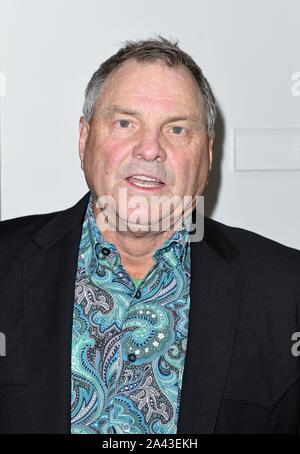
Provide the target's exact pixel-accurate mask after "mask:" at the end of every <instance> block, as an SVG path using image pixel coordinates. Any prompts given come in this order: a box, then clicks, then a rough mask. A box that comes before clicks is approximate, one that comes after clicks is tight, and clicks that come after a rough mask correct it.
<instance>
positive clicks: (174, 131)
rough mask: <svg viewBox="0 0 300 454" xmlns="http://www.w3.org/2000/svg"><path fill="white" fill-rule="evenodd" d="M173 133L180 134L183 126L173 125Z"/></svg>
mask: <svg viewBox="0 0 300 454" xmlns="http://www.w3.org/2000/svg"><path fill="white" fill-rule="evenodd" d="M171 129H172V132H173V134H177V135H181V134H182V133H183V132H185V128H183V127H182V126H173V127H172V128H171Z"/></svg>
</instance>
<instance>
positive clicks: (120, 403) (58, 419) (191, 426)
mask: <svg viewBox="0 0 300 454" xmlns="http://www.w3.org/2000/svg"><path fill="white" fill-rule="evenodd" d="M83 113H84V116H83V117H81V119H80V145H79V149H80V159H81V166H82V169H83V171H84V175H85V178H86V181H87V185H88V187H89V192H88V193H87V194H86V195H85V196H84V197H83V198H82V199H81V200H80V201H79V202H78V203H77V204H76V205H75V206H73V207H71V208H69V209H67V210H64V211H61V212H56V213H50V214H44V215H34V216H26V217H22V218H17V219H12V220H8V221H3V222H1V223H0V233H1V243H0V245H1V261H0V265H1V270H2V273H1V275H2V280H1V286H0V331H1V332H3V333H4V334H5V338H6V343H7V345H6V356H5V357H1V358H0V432H2V433H6V432H17V433H18V432H25V433H70V432H71V433H87V434H88V433H91V434H125V433H128V434H173V433H194V434H195V433H247V432H251V433H281V432H284V433H285V432H291V433H293V432H295V433H296V432H298V430H299V423H300V367H299V360H298V355H297V348H293V347H295V345H294V346H293V339H294V340H295V339H297V331H299V317H298V307H299V303H300V289H299V273H300V252H299V251H296V250H294V249H291V248H288V247H286V246H283V245H281V244H279V243H276V242H274V241H271V240H269V239H266V238H264V237H262V236H260V235H257V234H255V233H252V232H249V231H247V230H243V229H238V228H234V227H229V226H226V225H224V224H221V223H219V222H216V221H213V220H211V219H209V218H206V217H205V218H204V238H203V240H202V241H198V242H197V241H191V233H190V230H189V227H190V226H191V223H190V221H191V220H192V217H193V216H194V215H195V201H196V199H197V197H198V196H202V195H203V194H204V191H205V187H206V184H207V180H208V176H209V172H210V169H211V166H212V160H213V159H212V158H213V153H212V145H213V138H214V123H215V116H216V107H215V100H214V96H213V94H212V91H211V89H210V86H209V84H208V82H207V80H206V79H205V77H204V75H203V74H202V71H201V70H200V68H199V67H198V66H197V64H196V63H195V62H194V61H193V59H192V58H191V57H190V56H189V55H187V54H186V53H184V52H183V51H182V50H181V49H180V48H179V47H178V44H177V43H176V42H170V41H167V40H166V39H163V38H157V39H150V40H145V41H137V42H127V43H126V44H125V45H124V46H123V47H122V48H121V49H120V50H119V51H118V52H117V53H116V54H115V55H113V56H112V57H110V58H109V59H108V60H107V61H105V62H104V63H103V64H102V65H101V66H100V68H99V69H98V70H97V71H96V72H95V74H94V75H93V77H92V79H91V81H90V82H89V84H88V87H87V90H86V98H85V104H84V109H83ZM121 193H122V194H126V199H120V194H121ZM186 196H188V197H190V200H191V203H190V205H189V209H188V210H182V209H181V208H182V207H180V209H179V211H178V210H177V212H176V208H178V204H179V202H178V201H180V200H183V199H184V198H185V197H186ZM155 197H156V198H157V197H158V198H159V199H160V198H162V199H163V198H164V200H165V201H167V202H168V201H170V200H171V201H174V200H176V203H174V204H173V205H172V204H168V203H167V206H168V207H169V208H170V207H171V208H170V210H169V212H167V210H166V209H165V208H166V206H162V207H160V209H159V210H158V211H157V210H156V211H155V210H153V209H152V208H153V206H152V204H151V202H152V200H153V199H155ZM176 197H177V198H176ZM103 200H113V201H114V202H115V205H114V206H113V207H111V206H109V203H106V204H105V203H103ZM124 200H125V201H124ZM137 200H138V201H139V204H138V205H137V206H135V205H134V204H133V203H132V201H135V202H136V201H137ZM155 200H157V199H155ZM136 210H137V211H136ZM136 213H138V216H136ZM176 213H177V214H176ZM178 213H179V215H178ZM112 215H113V216H112ZM133 215H135V216H133ZM113 217H114V218H115V220H116V221H117V222H116V223H114V222H113V221H112V218H113ZM166 218H168V220H169V221H170V223H169V228H168V229H164V228H162V224H163V223H162V221H163V220H165V219H166ZM180 221H182V222H180ZM120 226H122V228H121V227H120ZM113 227H114V228H113ZM154 227H156V228H154Z"/></svg>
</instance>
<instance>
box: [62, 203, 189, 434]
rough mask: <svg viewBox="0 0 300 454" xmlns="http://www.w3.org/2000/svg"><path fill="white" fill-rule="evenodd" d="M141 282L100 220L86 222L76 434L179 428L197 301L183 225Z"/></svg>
mask: <svg viewBox="0 0 300 454" xmlns="http://www.w3.org/2000/svg"><path fill="white" fill-rule="evenodd" d="M152 258H153V261H154V265H153V267H152V268H151V270H150V271H149V272H148V273H147V275H146V276H145V277H144V278H143V279H142V280H141V281H140V282H139V283H138V282H137V284H136V285H137V286H135V284H134V283H133V280H132V279H131V277H130V276H129V275H128V273H127V272H126V271H125V269H124V267H123V266H122V264H121V261H120V255H119V252H118V250H117V248H116V247H115V245H114V244H112V243H109V242H106V241H104V239H103V237H102V235H101V232H100V230H99V228H98V226H97V223H96V220H95V217H94V214H93V209H92V196H90V200H89V203H88V206H87V211H86V215H85V219H84V222H83V227H82V236H81V242H80V248H79V256H78V268H77V275H76V283H75V304H74V313H73V335H72V384H71V389H72V395H71V432H72V433H86V434H88V433H90V434H113V433H117V434H125V433H130V434H174V433H176V432H177V421H178V413H179V405H180V394H181V388H182V376H183V370H184V361H185V352H186V345H187V335H188V316H189V307H190V295H189V293H190V241H189V233H188V231H187V230H186V224H185V228H182V230H177V231H176V232H175V233H174V234H173V235H172V236H171V237H169V238H168V239H167V240H166V241H165V242H164V243H163V244H162V246H161V247H160V248H158V249H157V250H156V251H155V252H154V253H153V255H152Z"/></svg>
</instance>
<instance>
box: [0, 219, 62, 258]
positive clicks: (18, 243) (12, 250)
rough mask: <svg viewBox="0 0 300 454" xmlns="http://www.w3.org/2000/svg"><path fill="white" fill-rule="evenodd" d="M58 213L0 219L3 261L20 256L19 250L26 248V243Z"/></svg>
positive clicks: (0, 254)
mask: <svg viewBox="0 0 300 454" xmlns="http://www.w3.org/2000/svg"><path fill="white" fill-rule="evenodd" d="M58 213H60V211H55V212H52V213H43V214H32V215H27V216H21V217H17V218H12V219H6V220H4V221H0V257H1V261H2V262H3V261H5V260H6V259H10V258H15V257H18V256H19V254H18V251H19V252H20V250H24V249H26V245H28V244H30V243H31V242H32V237H33V236H34V234H35V233H36V232H38V230H39V229H40V228H42V227H43V226H44V225H45V224H46V223H47V222H49V221H50V220H51V219H52V218H53V217H55V216H56V215H57V214H58Z"/></svg>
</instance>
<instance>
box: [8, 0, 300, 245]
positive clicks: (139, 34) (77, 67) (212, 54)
mask: <svg viewBox="0 0 300 454" xmlns="http://www.w3.org/2000/svg"><path fill="white" fill-rule="evenodd" d="M0 21H1V23H0V72H1V81H2V84H1V90H2V91H1V99H0V100H1V120H0V121H1V142H0V144H1V218H2V219H8V218H12V217H17V216H23V215H26V214H34V213H44V212H49V211H55V210H59V209H64V208H67V207H69V206H71V205H73V204H74V203H75V202H76V201H77V200H78V199H79V198H81V197H82V195H83V194H84V193H85V192H86V191H87V186H86V183H85V180H84V176H83V174H82V171H81V170H80V163H79V158H78V151H77V150H78V145H77V143H78V120H79V116H80V115H81V108H82V103H83V94H84V89H85V86H86V84H87V82H88V80H89V79H90V77H91V75H92V73H93V72H94V71H95V70H96V69H97V68H98V66H99V65H100V63H101V62H102V61H103V60H104V59H106V58H107V57H109V56H110V55H111V54H112V53H114V52H116V51H117V49H118V46H119V44H120V43H121V42H123V41H125V40H127V39H136V38H145V37H149V36H153V35H154V34H155V33H160V34H162V35H164V36H165V37H167V38H168V37H171V38H174V37H176V38H178V39H179V43H180V45H181V47H182V48H183V49H184V50H186V51H187V52H189V53H190V54H191V55H192V56H193V57H194V58H195V59H196V61H197V62H198V63H199V65H200V66H201V67H202V69H203V70H204V73H205V74H206V76H207V78H208V80H209V81H210V83H211V85H212V87H213V90H214V92H215V94H216V97H217V100H218V103H219V107H220V118H219V122H218V128H217V133H218V140H217V143H216V147H215V159H214V169H213V173H212V175H211V178H210V182H209V185H208V191H207V197H206V214H207V215H209V216H211V217H212V218H214V219H217V220H219V221H221V222H224V223H226V224H228V225H233V226H240V227H243V228H246V229H249V230H253V231H256V232H258V233H260V234H262V235H264V236H267V237H269V238H273V239H275V240H277V241H279V242H282V243H284V244H287V245H290V246H293V247H296V248H298V249H300V213H299V207H300V96H297V95H298V94H300V93H298V91H299V92H300V89H299V90H297V89H296V88H295V80H296V79H297V73H298V72H300V26H299V24H300V2H299V0H251V1H250V0H247V1H246V0H226V1H225V0H185V2H181V1H179V0H163V1H161V0H151V1H148V2H146V1H143V2H142V1H140V0H130V1H128V2H124V1H120V0H114V1H113V2H106V1H101V0H85V1H84V2H83V1H80V0H51V1H50V0H0ZM293 77H294V88H293V87H292V84H293V81H292V78H293ZM4 82H6V90H5V93H4V89H3V84H4Z"/></svg>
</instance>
